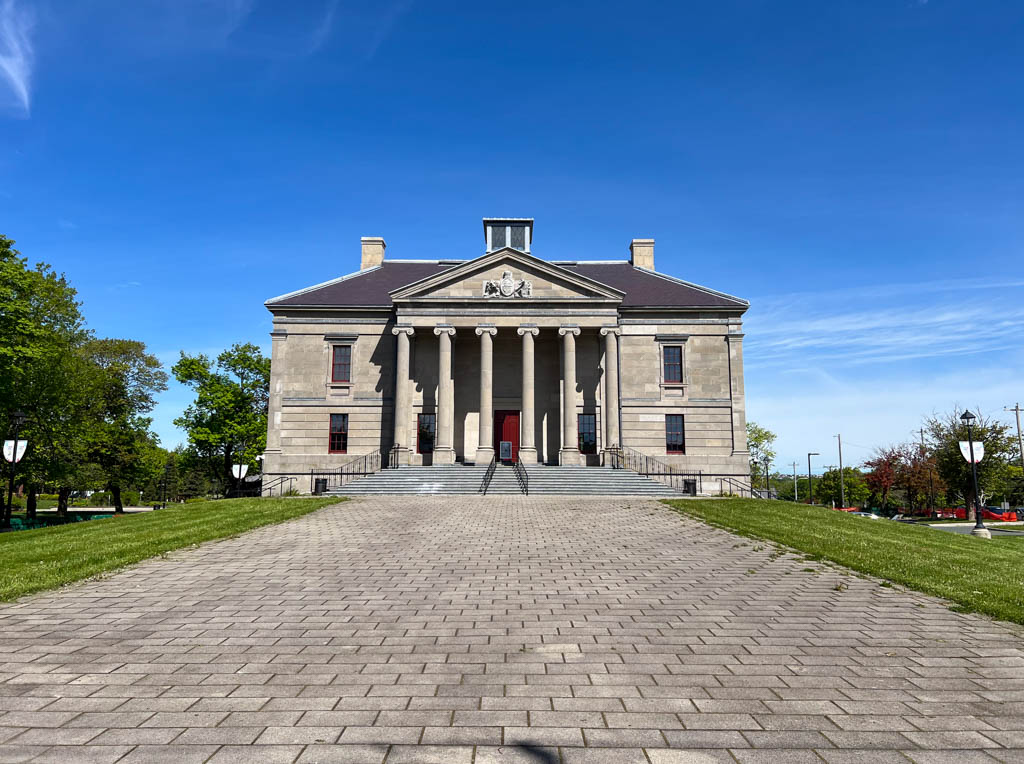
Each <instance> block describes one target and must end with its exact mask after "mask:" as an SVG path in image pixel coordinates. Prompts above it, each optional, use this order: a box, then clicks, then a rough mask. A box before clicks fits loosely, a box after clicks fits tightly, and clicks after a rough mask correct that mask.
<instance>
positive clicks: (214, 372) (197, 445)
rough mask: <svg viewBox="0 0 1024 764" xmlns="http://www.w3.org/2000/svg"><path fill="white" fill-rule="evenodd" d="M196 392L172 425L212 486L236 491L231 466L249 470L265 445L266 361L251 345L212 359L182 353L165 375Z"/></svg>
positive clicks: (267, 392) (228, 351) (268, 381)
mask: <svg viewBox="0 0 1024 764" xmlns="http://www.w3.org/2000/svg"><path fill="white" fill-rule="evenodd" d="M171 371H172V372H173V373H174V376H175V378H176V379H177V380H178V381H179V382H181V383H182V384H184V385H188V386H189V387H191V388H192V389H193V390H195V392H196V398H195V401H193V402H192V404H191V405H189V407H188V408H187V409H185V412H184V413H183V414H182V415H181V416H180V417H178V418H177V419H175V420H174V423H175V424H176V425H177V426H178V427H181V428H182V429H183V430H185V432H186V433H188V441H189V450H190V451H192V452H193V454H194V455H195V456H196V457H197V459H198V460H199V461H201V462H202V463H203V464H204V465H205V466H206V469H207V471H208V474H209V476H210V477H211V479H213V481H214V482H215V483H216V484H219V485H231V484H232V483H233V484H234V485H235V487H236V488H238V487H239V486H240V484H241V481H234V480H233V478H232V476H231V465H232V464H248V465H249V466H250V468H252V467H253V466H254V464H253V463H254V461H255V457H256V456H257V455H258V454H261V453H263V449H264V448H265V446H266V441H267V409H268V405H269V402H270V359H269V358H267V357H265V356H264V355H263V353H262V352H261V351H260V349H259V348H258V347H256V346H255V345H253V344H249V343H247V344H242V345H232V346H231V347H230V348H229V349H228V350H225V351H224V352H223V353H221V354H220V355H219V356H217V360H216V363H215V364H214V363H213V362H211V360H210V359H209V358H207V357H206V356H205V355H196V356H190V355H187V354H186V353H184V352H182V354H181V358H180V359H179V360H178V362H177V363H176V364H174V367H173V368H172V369H171Z"/></svg>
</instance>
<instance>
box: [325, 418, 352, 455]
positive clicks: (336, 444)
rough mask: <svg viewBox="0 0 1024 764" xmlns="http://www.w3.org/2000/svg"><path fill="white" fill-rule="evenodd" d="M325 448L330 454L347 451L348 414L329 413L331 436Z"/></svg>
mask: <svg viewBox="0 0 1024 764" xmlns="http://www.w3.org/2000/svg"><path fill="white" fill-rule="evenodd" d="M327 450H328V451H329V452H330V453H332V454H344V453H345V452H346V451H348V414H331V436H330V441H329V443H328V448H327Z"/></svg>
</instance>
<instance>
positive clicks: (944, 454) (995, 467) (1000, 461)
mask: <svg viewBox="0 0 1024 764" xmlns="http://www.w3.org/2000/svg"><path fill="white" fill-rule="evenodd" d="M961 413H962V412H961V411H951V412H949V413H946V414H936V415H934V416H932V417H931V418H929V419H928V420H927V421H926V422H925V431H926V432H927V434H928V441H929V446H930V450H931V455H932V458H933V459H934V460H935V466H936V469H937V471H938V474H939V475H940V476H941V478H942V480H944V481H945V483H946V485H947V486H948V487H949V490H950V491H951V492H955V493H956V494H958V495H959V496H960V497H963V499H964V501H965V502H966V505H967V511H968V518H969V519H973V518H974V511H973V510H974V484H973V480H972V477H971V465H970V464H968V462H967V460H966V459H964V457H963V455H962V454H961V453H960V444H959V441H961V440H967V427H966V426H965V425H964V424H963V422H961V421H960V414H961ZM971 430H972V431H973V435H974V440H980V441H981V442H982V443H984V444H985V456H984V458H983V459H981V461H979V462H978V464H977V469H978V489H979V491H981V492H982V494H983V495H984V494H985V493H989V494H991V493H992V492H993V491H995V490H996V489H997V488H998V487H999V485H1001V484H1002V483H1003V482H1004V481H1005V479H1006V477H1007V475H1008V474H1009V470H1008V466H1009V465H1008V460H1009V459H1011V458H1012V457H1013V455H1014V454H1015V453H1016V438H1015V437H1014V436H1013V435H1012V434H1011V432H1010V428H1009V426H1008V425H1006V424H1003V423H1002V422H999V421H997V420H995V419H992V418H991V417H986V416H985V415H984V414H978V418H977V420H976V421H975V423H974V424H973V425H972V427H971Z"/></svg>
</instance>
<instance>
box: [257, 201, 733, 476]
mask: <svg viewBox="0 0 1024 764" xmlns="http://www.w3.org/2000/svg"><path fill="white" fill-rule="evenodd" d="M484 234H485V241H486V244H485V252H484V254H482V255H480V256H479V257H475V258H472V259H464V260H445V259H441V260H402V259H387V258H385V256H384V252H385V243H384V240H383V239H382V238H378V237H364V238H363V239H362V242H361V244H362V262H361V267H360V270H359V271H358V272H356V273H353V274H350V275H348V276H343V277H341V278H339V279H335V280H333V281H328V282H326V283H323V284H318V285H316V286H313V287H309V288H307V289H302V290H300V291H297V292H292V293H290V294H286V295H283V296H281V297H275V298H273V299H271V300H268V301H267V303H266V307H267V308H268V310H270V312H271V313H272V314H273V331H272V332H271V338H272V346H273V352H272V366H271V383H270V385H271V389H270V412H269V423H268V433H267V448H266V452H265V454H264V475H265V476H267V477H271V476H278V475H294V476H297V477H299V478H302V477H303V476H305V477H306V478H307V479H308V476H309V474H310V470H314V469H315V470H322V469H331V468H336V467H339V466H341V465H343V464H345V463H347V462H349V461H351V460H353V459H356V458H358V457H359V456H361V455H363V454H367V453H370V452H373V451H375V450H379V451H380V452H381V454H383V455H385V459H387V456H388V455H389V454H390V455H391V456H392V458H397V459H398V460H399V461H400V462H401V463H403V464H412V465H427V464H433V465H437V464H457V463H466V464H469V463H475V464H480V463H488V462H489V461H490V460H491V458H492V457H493V456H495V455H497V456H498V457H499V458H501V457H505V458H512V459H515V458H517V457H518V458H520V459H522V460H523V462H525V463H539V464H573V465H581V464H584V465H594V466H598V465H601V464H602V463H603V460H604V456H605V454H604V452H605V451H606V450H607V449H609V448H612V447H617V446H623V447H627V448H631V449H635V450H636V451H639V452H642V453H644V454H647V455H649V456H652V457H654V458H656V459H658V460H660V461H661V462H664V463H667V464H672V465H675V466H678V467H682V468H685V469H688V470H692V471H700V472H701V473H702V474H703V475H704V476H705V480H704V491H705V492H709V491H711V490H716V489H717V486H716V485H715V483H716V481H715V479H714V478H715V477H716V476H718V477H724V476H731V477H734V478H736V479H738V480H742V481H746V480H747V479H748V475H749V463H748V459H749V453H748V451H747V445H746V421H745V412H744V394H743V333H742V323H741V321H742V316H743V313H744V312H745V311H746V309H747V307H748V303H747V302H745V301H744V300H741V299H739V298H736V297H732V296H729V295H726V294H723V293H721V292H716V291H713V290H710V289H707V288H704V287H699V286H696V285H694V284H690V283H688V282H685V281H682V280H680V279H676V278H673V277H671V276H667V275H664V274H661V273H658V272H657V271H656V270H655V267H654V241H653V240H652V239H634V240H633V241H632V243H631V244H630V248H629V249H630V258H629V260H622V261H611V260H609V261H562V260H545V259H542V258H540V257H537V256H536V255H534V254H532V253H531V244H532V239H533V221H532V220H531V219H519V218H516V219H485V220H484ZM393 446H397V449H395V450H393V449H392V447H393ZM299 485H300V486H302V485H303V481H302V480H300V481H299Z"/></svg>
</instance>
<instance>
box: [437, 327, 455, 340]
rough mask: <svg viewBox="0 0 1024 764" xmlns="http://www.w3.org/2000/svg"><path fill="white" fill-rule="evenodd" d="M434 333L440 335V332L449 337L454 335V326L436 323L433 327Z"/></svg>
mask: <svg viewBox="0 0 1024 764" xmlns="http://www.w3.org/2000/svg"><path fill="white" fill-rule="evenodd" d="M434 334H436V335H437V336H438V337H440V336H441V335H442V334H447V335H448V336H449V337H454V336H455V327H454V326H451V325H449V324H438V325H437V326H435V327H434Z"/></svg>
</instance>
